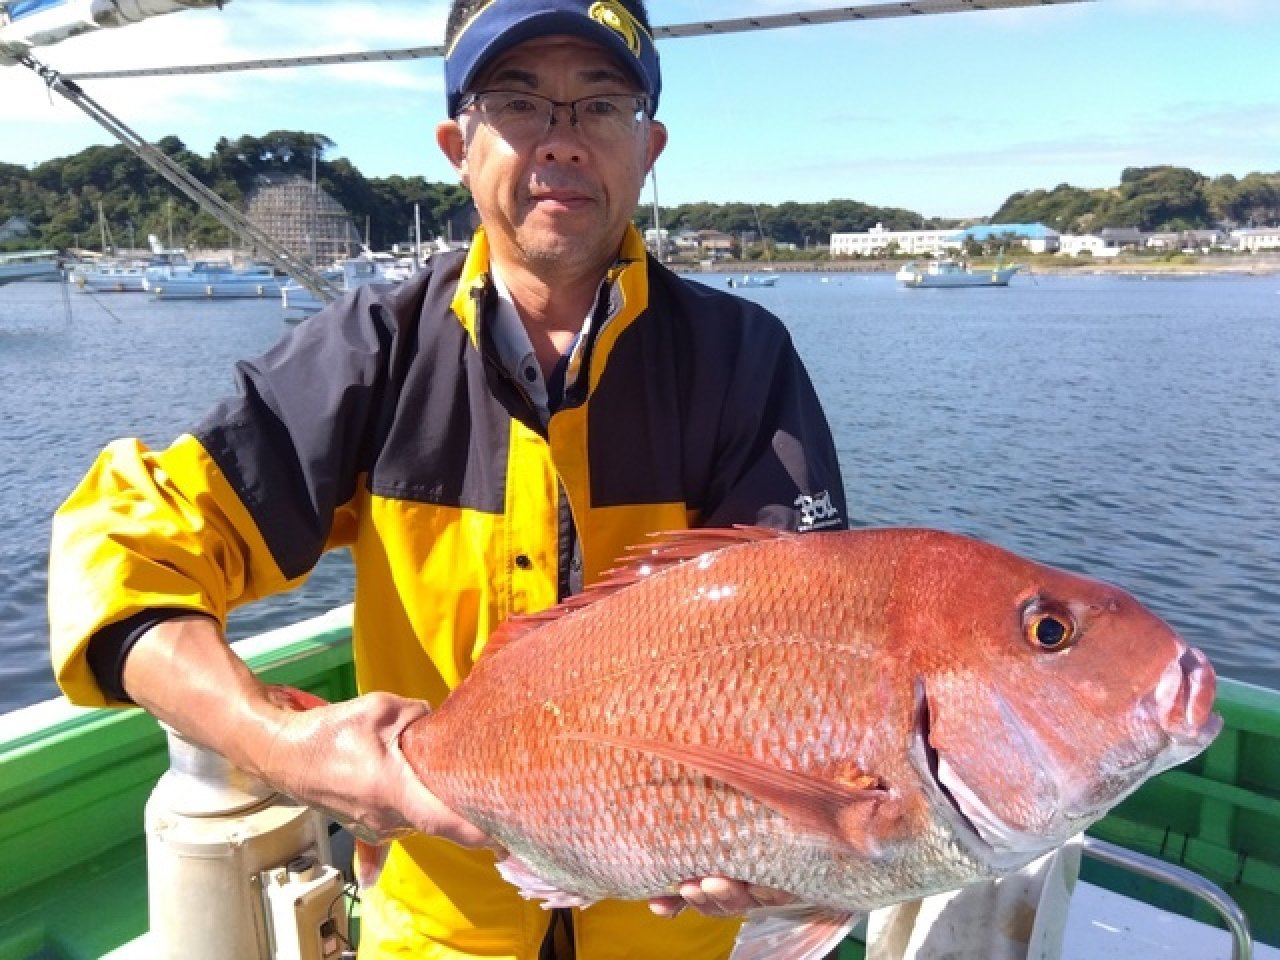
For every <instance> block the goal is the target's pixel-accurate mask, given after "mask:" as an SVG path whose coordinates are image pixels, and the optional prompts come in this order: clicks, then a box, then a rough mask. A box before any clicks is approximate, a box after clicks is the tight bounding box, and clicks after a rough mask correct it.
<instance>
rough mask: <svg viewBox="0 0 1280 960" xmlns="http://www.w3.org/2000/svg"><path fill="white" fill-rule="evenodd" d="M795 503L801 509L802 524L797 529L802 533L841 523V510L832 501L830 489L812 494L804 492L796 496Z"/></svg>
mask: <svg viewBox="0 0 1280 960" xmlns="http://www.w3.org/2000/svg"><path fill="white" fill-rule="evenodd" d="M793 505H794V506H795V508H796V509H797V510H799V511H800V524H799V526H797V527H796V529H797V530H798V531H800V532H801V533H805V532H806V531H809V530H822V529H823V528H825V527H837V526H839V525H840V511H839V510H837V509H836V508H835V505H834V504H833V503H832V502H831V491H829V490H823V491H822V492H821V493H815V494H813V495H812V496H811V495H809V494H807V493H802V494H800V496H798V497H796V499H795V501H794V503H793Z"/></svg>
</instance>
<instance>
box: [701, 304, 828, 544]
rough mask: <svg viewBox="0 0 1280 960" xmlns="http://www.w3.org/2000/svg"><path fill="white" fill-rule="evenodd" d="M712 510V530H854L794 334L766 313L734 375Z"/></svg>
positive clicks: (705, 521)
mask: <svg viewBox="0 0 1280 960" xmlns="http://www.w3.org/2000/svg"><path fill="white" fill-rule="evenodd" d="M708 507H709V509H708V510H707V512H706V513H705V514H704V515H703V517H702V519H701V521H700V523H701V525H704V526H713V527H724V526H731V525H733V524H737V523H746V524H760V525H762V526H770V527H779V528H786V529H792V530H799V531H801V532H808V531H814V530H840V529H844V528H846V527H847V526H848V517H847V513H846V506H845V493H844V484H843V480H842V478H841V474H840V463H839V460H838V458H837V455H836V449H835V444H834V442H833V440H832V437H831V429H830V426H829V425H828V422H827V418H826V414H825V413H824V412H823V409H822V404H821V403H820V402H819V400H818V395H817V392H816V391H815V390H814V387H813V383H812V381H811V380H810V378H809V374H808V371H807V370H806V369H805V366H804V363H803V362H802V361H801V359H800V356H799V354H798V353H797V352H796V349H795V346H794V344H793V343H792V341H791V337H790V335H789V334H788V333H787V331H786V329H785V327H783V326H782V323H781V321H778V320H777V319H776V318H774V317H773V316H772V315H769V314H764V313H763V312H760V313H756V314H755V315H754V316H751V317H749V319H748V322H747V335H746V336H745V337H744V340H743V341H742V342H741V343H740V344H739V349H738V351H737V356H736V358H735V366H734V369H733V370H732V373H731V375H730V380H729V384H728V392H727V396H726V397H725V398H724V403H723V406H722V407H721V413H720V422H719V427H718V430H717V441H716V457H715V472H714V476H713V477H712V482H711V486H710V497H709V504H708Z"/></svg>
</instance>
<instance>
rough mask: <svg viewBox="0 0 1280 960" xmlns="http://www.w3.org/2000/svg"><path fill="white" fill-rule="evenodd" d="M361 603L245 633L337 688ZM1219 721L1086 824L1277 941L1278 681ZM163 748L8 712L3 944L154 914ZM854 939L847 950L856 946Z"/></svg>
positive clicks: (46, 712)
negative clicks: (152, 812)
mask: <svg viewBox="0 0 1280 960" xmlns="http://www.w3.org/2000/svg"><path fill="white" fill-rule="evenodd" d="M350 640H351V608H350V607H349V606H347V607H339V608H337V609H335V610H332V611H330V612H329V613H327V614H324V615H322V616H320V617H316V618H314V619H310V620H306V621H302V622H300V623H296V624H293V625H290V626H288V627H285V628H282V629H280V630H274V631H271V632H268V633H264V634H262V635H260V636H257V637H253V638H250V639H247V640H243V641H239V642H237V643H236V645H235V646H236V649H237V651H238V652H239V654H240V655H241V656H242V657H243V658H244V659H245V660H246V661H247V662H248V663H249V664H250V665H251V666H252V667H253V669H254V670H255V671H257V672H258V673H259V674H260V675H261V676H263V678H264V679H266V680H267V681H268V682H271V683H285V684H290V685H292V686H297V687H300V688H303V689H306V690H310V691H312V692H314V693H317V694H319V695H320V696H323V697H325V698H326V699H329V700H341V699H345V698H348V697H351V696H353V695H354V693H355V677H354V670H353V667H352V663H351V647H350ZM1217 709H1218V710H1219V712H1221V713H1222V715H1223V718H1224V720H1225V721H1226V725H1225V728H1224V730H1223V732H1222V733H1221V734H1220V735H1219V737H1218V739H1217V740H1216V741H1215V742H1214V744H1213V745H1212V746H1211V747H1210V748H1209V749H1208V750H1207V751H1206V752H1205V753H1204V754H1202V755H1201V756H1199V757H1197V758H1195V759H1194V760H1192V761H1190V762H1189V763H1187V764H1185V765H1183V766H1181V767H1178V768H1176V769H1174V770H1170V771H1167V772H1166V773H1164V774H1161V775H1160V776H1158V777H1156V778H1155V779H1153V780H1151V781H1150V782H1148V783H1147V784H1145V785H1144V786H1143V787H1142V788H1141V789H1140V790H1139V791H1138V792H1137V793H1135V794H1134V795H1133V796H1131V797H1129V798H1128V799H1126V800H1125V801H1124V802H1123V803H1122V804H1120V806H1119V807H1117V808H1116V809H1115V810H1114V811H1112V813H1111V814H1110V815H1108V816H1107V817H1106V818H1105V819H1104V820H1102V821H1101V822H1100V823H1098V824H1097V825H1095V826H1094V827H1093V828H1092V829H1090V831H1089V834H1090V835H1091V836H1093V837H1095V838H1097V839H1100V840H1103V841H1107V842H1109V843H1111V844H1115V845H1117V846H1121V847H1125V848H1128V849H1130V850H1134V851H1137V852H1139V853H1141V854H1146V855H1148V856H1152V857H1156V858H1159V859H1161V860H1164V861H1166V862H1169V863H1174V864H1177V865H1179V866H1182V867H1184V868H1186V869H1188V870H1191V871H1192V872H1194V873H1196V874H1199V875H1200V876H1201V877H1204V878H1205V879H1207V880H1209V881H1210V882H1211V883H1213V884H1216V885H1217V886H1219V887H1221V888H1222V890H1223V891H1225V892H1226V893H1227V894H1228V895H1229V896H1230V897H1231V898H1232V899H1233V900H1235V902H1236V903H1237V904H1239V906H1240V907H1241V908H1242V909H1243V911H1244V912H1245V914H1246V915H1247V916H1248V918H1249V922H1250V925H1251V927H1252V933H1253V936H1254V938H1255V940H1257V941H1258V942H1259V943H1262V944H1269V945H1272V946H1276V947H1280V691H1275V690H1268V689H1264V688H1262V687H1257V686H1253V685H1251V684H1247V683H1242V682H1239V681H1233V680H1225V679H1224V680H1221V681H1220V684H1219V691H1218V701H1217ZM167 762H168V755H167V749H166V742H165V736H164V733H163V731H162V730H161V729H160V728H159V726H158V725H157V724H156V722H155V721H154V720H153V719H152V718H151V717H150V716H149V715H147V714H145V713H143V712H142V711H139V710H110V709H86V708H80V707H74V706H71V705H70V704H68V703H67V702H66V701H65V700H62V699H55V700H50V701H46V702H45V703H41V704H36V705H34V706H31V707H26V708H23V709H20V710H16V711H13V712H11V713H9V714H6V715H4V717H3V719H0V863H3V864H4V865H5V869H4V870H3V871H0V960H28V958H31V957H34V956H39V957H41V958H58V960H90V958H98V957H102V956H104V955H106V954H109V953H110V952H111V951H113V950H115V949H117V948H119V947H121V946H123V945H125V944H128V943H129V942H131V941H133V940H135V939H136V938H137V937H139V936H141V935H142V934H144V933H145V932H146V929H147V896H146V852H145V842H144V837H143V827H142V809H143V805H144V804H145V802H146V799H147V797H148V795H149V794H150V792H151V790H152V788H153V787H154V786H155V783H156V780H157V779H158V778H159V777H160V775H161V774H162V773H163V772H164V770H165V768H166V766H167ZM1082 876H1083V878H1084V879H1085V880H1086V881H1088V882H1089V883H1091V884H1094V885H1096V886H1099V887H1102V888H1104V889H1107V890H1111V891H1114V892H1116V893H1120V894H1123V895H1125V896H1128V897H1132V898H1134V899H1137V900H1141V901H1144V902H1146V903H1148V904H1151V905H1153V906H1156V907H1159V908H1161V909H1164V910H1169V911H1172V912H1174V913H1177V914H1180V915H1182V916H1186V917H1190V918H1192V919H1195V920H1198V921H1201V922H1204V923H1208V924H1213V925H1216V926H1222V923H1221V919H1220V915H1219V914H1218V912H1217V911H1216V910H1215V909H1213V908H1212V907H1211V906H1209V905H1208V904H1206V903H1204V902H1203V901H1201V900H1199V899H1197V898H1196V897H1194V896H1192V895H1190V894H1188V893H1186V892H1183V891H1180V890H1178V889H1175V888H1173V887H1170V886H1168V885H1166V884H1163V883H1160V882H1158V881H1155V880H1151V879H1148V878H1146V877H1143V876H1141V875H1139V874H1136V873H1134V872H1131V871H1128V870H1123V869H1119V868H1117V867H1115V866H1112V865H1109V864H1107V863H1104V862H1102V861H1100V860H1098V859H1096V858H1094V857H1086V858H1085V861H1084V865H1083V869H1082ZM857 947H858V945H853V949H851V950H850V951H849V955H850V956H851V957H852V956H857V955H860V949H858V948H857Z"/></svg>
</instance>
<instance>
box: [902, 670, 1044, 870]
mask: <svg viewBox="0 0 1280 960" xmlns="http://www.w3.org/2000/svg"><path fill="white" fill-rule="evenodd" d="M931 725H932V718H931V716H930V712H929V696H928V694H927V692H926V691H925V685H924V681H923V680H922V679H917V680H916V683H915V703H914V705H913V707H912V723H911V745H910V747H909V752H910V756H911V761H912V764H913V765H914V766H915V768H916V771H917V772H918V773H919V774H920V780H921V784H922V785H923V787H924V793H925V796H926V797H927V798H928V799H929V801H930V804H931V806H932V807H933V808H934V809H935V810H937V811H938V812H939V814H940V815H941V817H942V819H943V820H944V821H945V822H946V823H947V824H948V825H949V826H950V827H951V832H952V835H953V836H954V837H955V838H956V840H957V842H958V843H959V844H960V846H962V847H964V848H965V850H966V852H968V854H969V855H970V856H972V857H973V858H974V859H976V860H979V861H981V862H983V863H986V864H988V865H990V866H991V867H993V868H995V869H997V870H1012V869H1016V868H1017V867H1020V866H1022V865H1024V864H1026V863H1028V862H1030V861H1031V860H1033V859H1035V857H1037V856H1040V855H1041V854H1042V853H1043V852H1044V849H1045V847H1044V843H1043V840H1041V841H1039V842H1038V843H1036V842H1035V841H1034V839H1033V838H1030V837H1026V836H1025V835H1023V834H1022V833H1020V832H1019V831H1014V830H1011V829H1010V828H1009V827H1008V826H1007V825H1005V824H1004V823H1003V822H1002V821H1001V820H1000V819H999V817H997V816H996V815H995V813H994V812H992V810H991V808H990V807H988V806H987V805H986V804H985V803H984V802H983V801H982V799H981V798H980V797H979V796H978V795H977V794H976V793H974V791H973V790H971V789H970V788H969V787H968V786H967V785H966V784H965V782H964V781H963V780H962V779H961V778H960V776H959V775H958V774H957V773H956V771H955V769H954V768H953V767H951V765H950V764H948V763H947V761H946V759H945V758H944V757H943V756H942V755H941V754H940V753H939V752H938V751H937V749H935V748H934V747H933V746H932V744H931V743H930V742H929V733H930V728H931Z"/></svg>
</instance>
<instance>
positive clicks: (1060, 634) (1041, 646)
mask: <svg viewBox="0 0 1280 960" xmlns="http://www.w3.org/2000/svg"><path fill="white" fill-rule="evenodd" d="M1023 629H1024V631H1025V633H1026V637H1027V640H1028V642H1030V644H1031V645H1032V646H1033V647H1035V648H1036V649H1037V650H1044V651H1046V652H1049V653H1054V652H1056V651H1058V650H1064V649H1066V648H1067V647H1069V646H1071V644H1072V643H1074V642H1075V638H1076V627H1075V623H1074V621H1073V620H1072V619H1071V617H1069V616H1068V615H1066V614H1064V613H1060V612H1058V611H1056V610H1043V609H1031V610H1028V611H1027V613H1026V615H1025V616H1024V617H1023Z"/></svg>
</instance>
